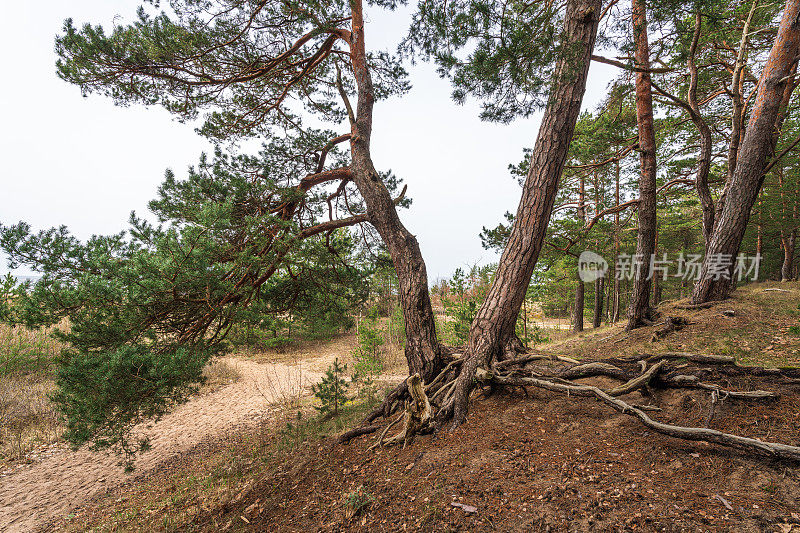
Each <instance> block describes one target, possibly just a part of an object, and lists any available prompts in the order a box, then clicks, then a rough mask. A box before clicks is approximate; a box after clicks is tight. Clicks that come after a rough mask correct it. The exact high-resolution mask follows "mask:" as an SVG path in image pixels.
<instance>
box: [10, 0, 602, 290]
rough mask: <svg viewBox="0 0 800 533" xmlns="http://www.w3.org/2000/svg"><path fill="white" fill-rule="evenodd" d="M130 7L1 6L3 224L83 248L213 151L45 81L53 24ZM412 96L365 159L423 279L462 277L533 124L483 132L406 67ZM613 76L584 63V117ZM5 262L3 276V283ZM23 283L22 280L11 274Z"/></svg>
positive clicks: (399, 105) (184, 133) (101, 0)
mask: <svg viewBox="0 0 800 533" xmlns="http://www.w3.org/2000/svg"><path fill="white" fill-rule="evenodd" d="M137 5H138V3H137V2H135V1H133V0H130V1H125V0H73V1H70V2H64V1H56V0H43V1H38V2H12V3H8V4H7V5H4V7H3V16H2V17H1V18H0V65H2V66H3V67H2V68H3V72H4V75H3V78H4V79H3V83H2V84H0V102H2V104H1V105H2V115H1V116H2V127H0V185H2V188H0V223H3V224H10V223H15V222H17V221H19V220H24V221H27V222H29V223H30V224H31V225H32V226H33V228H34V229H35V230H39V229H43V228H47V227H51V226H58V225H61V224H64V225H66V226H68V227H69V228H70V230H71V231H72V232H73V233H74V234H75V235H76V236H78V237H79V238H83V239H85V238H87V237H89V236H90V235H92V234H103V233H113V232H118V231H120V230H123V229H125V228H126V225H127V224H126V222H127V219H128V214H129V213H130V211H132V210H135V211H137V212H140V213H143V212H145V211H146V205H147V202H148V200H150V199H151V198H153V197H154V196H155V192H156V189H157V187H158V185H159V184H160V183H161V181H162V178H163V175H164V171H165V169H167V168H171V169H173V170H174V171H175V173H176V174H177V175H178V176H181V175H185V171H186V169H187V168H188V167H189V166H190V165H193V164H194V163H195V162H196V161H197V159H198V156H199V154H200V153H201V152H202V151H208V150H209V147H210V145H209V144H208V143H207V142H206V141H205V140H203V138H201V137H200V136H198V135H197V134H196V133H195V132H194V130H193V128H192V126H189V125H183V124H180V123H178V122H176V121H175V120H174V119H173V118H172V116H171V115H169V114H168V113H167V112H166V111H163V110H161V109H159V108H155V107H153V108H145V107H138V106H137V107H128V108H124V107H115V106H114V105H113V103H112V102H111V101H110V100H109V99H106V98H104V97H101V96H96V95H95V96H90V97H89V98H82V97H81V95H80V90H79V89H78V88H77V87H75V86H71V85H68V84H67V83H65V82H63V81H61V80H60V79H58V77H57V76H56V74H55V66H54V64H55V59H56V58H55V53H54V51H53V38H54V37H55V35H56V34H57V33H58V32H59V31H60V29H61V26H62V23H63V20H64V19H65V18H67V17H72V18H73V19H74V20H75V22H76V24H82V23H84V22H92V23H93V24H97V23H101V24H103V25H105V26H110V24H111V22H112V21H113V20H114V18H115V16H118V15H119V16H122V17H123V18H128V17H130V16H131V15H132V14H133V13H134V10H135V9H136V6H137ZM410 11H411V9H410V8H406V9H402V10H400V11H397V12H394V13H386V12H381V11H380V10H377V9H374V8H373V9H371V10H370V13H369V17H368V22H369V24H368V26H367V45H368V47H369V48H370V49H376V50H377V49H389V50H394V49H395V47H396V46H397V43H398V42H399V41H400V40H401V39H402V37H403V36H404V35H405V32H406V28H407V24H408V20H409V14H410ZM408 69H409V71H410V73H411V82H412V84H413V89H412V90H411V92H410V93H408V94H407V95H405V96H403V97H400V98H395V99H392V100H389V101H384V102H380V103H379V104H378V105H377V106H376V107H375V116H374V133H373V150H372V152H373V157H374V161H375V165H376V167H378V168H380V169H392V170H393V171H394V172H395V174H397V175H398V176H400V177H402V178H403V179H404V180H405V181H406V183H407V184H408V195H409V196H411V197H412V198H413V199H414V203H413V205H412V207H411V209H410V210H405V211H404V212H403V213H402V214H401V217H402V218H403V221H404V223H405V224H406V225H407V226H408V227H409V228H410V230H411V231H412V232H413V233H415V234H416V235H417V236H418V238H419V241H420V244H421V246H422V253H423V255H424V257H425V259H426V262H427V265H428V273H429V277H430V279H431V280H435V279H437V278H439V277H446V276H449V275H450V274H451V273H452V271H453V270H454V269H455V268H457V267H459V266H466V265H469V264H472V263H475V262H479V263H486V262H490V261H493V260H495V259H496V257H495V256H494V254H491V253H489V252H487V251H485V250H483V249H482V248H481V246H480V240H479V239H478V233H479V232H480V230H481V227H482V226H484V225H486V226H492V225H494V224H496V223H498V222H500V221H501V220H502V215H503V213H504V212H505V211H515V210H516V207H517V204H518V202H519V195H520V190H519V187H518V186H517V184H516V181H515V180H513V179H511V178H510V177H509V174H508V170H507V166H508V164H509V163H512V162H513V163H516V162H518V161H519V159H520V157H521V153H522V148H523V147H526V146H532V145H533V143H534V140H535V138H536V132H537V129H538V127H539V117H534V118H532V119H528V120H518V121H516V122H514V123H512V124H511V125H496V124H488V123H484V122H481V121H480V120H479V119H478V118H477V117H478V106H477V105H475V104H474V103H473V104H468V105H466V106H458V105H456V104H454V103H453V101H452V100H451V99H450V86H449V83H448V82H447V80H442V79H440V78H439V77H438V76H437V75H436V73H435V71H434V69H433V68H432V67H431V66H430V65H427V64H418V65H415V66H411V65H408ZM613 75H614V71H613V68H611V67H607V66H605V65H597V64H594V65H592V70H591V71H590V75H589V87H588V89H587V93H586V97H585V99H584V108H592V107H594V106H595V105H596V104H597V103H598V102H599V101H600V100H601V99H602V97H603V95H604V93H605V91H606V86H607V83H608V81H609V79H610V78H611V76H613ZM7 271H8V269H7V265H6V261H5V258H4V257H3V258H2V264H0V272H7ZM17 273H18V274H26V273H28V272H27V271H23V270H20V271H17Z"/></svg>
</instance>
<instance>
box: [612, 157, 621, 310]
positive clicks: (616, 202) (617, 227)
mask: <svg viewBox="0 0 800 533" xmlns="http://www.w3.org/2000/svg"><path fill="white" fill-rule="evenodd" d="M614 205H615V206H617V207H619V159H618V160H617V161H616V176H615V179H614ZM620 231H621V230H620V224H619V211H616V212H615V213H614V265H616V264H617V258H618V257H619V252H620ZM619 289H620V278H619V276H618V275H617V273H616V272H615V273H614V303H613V305H614V309H613V311H612V313H611V322H612V323H616V322H617V321H618V320H619V309H620V301H619V297H620V290H619Z"/></svg>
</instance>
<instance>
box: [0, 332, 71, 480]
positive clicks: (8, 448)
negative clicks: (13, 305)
mask: <svg viewBox="0 0 800 533" xmlns="http://www.w3.org/2000/svg"><path fill="white" fill-rule="evenodd" d="M51 330H52V328H51V329H40V330H28V329H25V328H20V327H16V328H12V327H9V326H6V325H2V324H0V467H4V466H7V465H8V464H11V463H14V462H18V461H21V460H24V459H25V458H27V457H28V456H29V454H30V453H31V452H32V451H34V450H35V449H37V448H39V447H42V446H46V445H48V444H51V443H53V442H55V441H56V440H58V438H59V437H60V435H61V431H62V425H61V422H60V420H59V417H58V414H57V413H56V411H55V409H54V407H53V405H52V403H51V402H50V399H49V394H50V392H52V390H53V386H54V385H53V371H54V366H55V358H56V356H57V355H58V353H59V352H60V350H61V345H60V344H59V343H58V342H57V341H56V340H55V339H53V337H52V336H51V335H50V332H51Z"/></svg>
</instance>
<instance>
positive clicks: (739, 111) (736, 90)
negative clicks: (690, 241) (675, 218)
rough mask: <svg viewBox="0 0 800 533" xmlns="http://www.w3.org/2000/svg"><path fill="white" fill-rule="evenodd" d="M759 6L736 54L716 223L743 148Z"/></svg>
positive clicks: (753, 6) (749, 16)
mask: <svg viewBox="0 0 800 533" xmlns="http://www.w3.org/2000/svg"><path fill="white" fill-rule="evenodd" d="M757 6H758V0H753V3H752V4H751V6H750V12H749V13H748V14H747V19H746V20H745V22H744V27H743V28H742V38H741V40H740V42H739V51H738V53H737V54H736V62H735V63H734V65H733V76H732V78H731V89H730V95H731V104H732V106H733V114H732V115H731V139H730V144H729V145H728V173H727V176H726V179H725V185H724V186H723V188H722V193H721V194H720V198H719V201H718V202H717V207H716V213H715V215H714V223H715V224H716V223H717V221H719V218H720V217H721V216H722V210H723V209H724V207H725V202H726V199H727V197H728V187H729V186H730V183H731V180H732V179H733V175H734V173H735V172H736V167H737V166H738V164H739V151H740V149H741V146H742V130H743V129H744V118H745V101H744V95H743V88H744V77H743V76H742V71H743V70H744V67H745V62H746V58H747V46H748V37H749V33H750V23H751V22H752V20H753V13H755V10H756V7H757ZM709 242H710V239H706V255H708V251H709V250H708V244H709Z"/></svg>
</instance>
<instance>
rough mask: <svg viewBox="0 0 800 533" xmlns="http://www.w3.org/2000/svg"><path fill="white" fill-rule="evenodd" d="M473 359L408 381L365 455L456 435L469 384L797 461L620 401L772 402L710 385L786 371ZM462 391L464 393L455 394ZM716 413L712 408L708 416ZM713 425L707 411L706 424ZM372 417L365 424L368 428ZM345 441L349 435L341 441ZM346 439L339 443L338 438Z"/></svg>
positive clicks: (705, 364)
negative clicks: (574, 404)
mask: <svg viewBox="0 0 800 533" xmlns="http://www.w3.org/2000/svg"><path fill="white" fill-rule="evenodd" d="M476 361H477V359H472V358H467V357H459V358H458V359H454V360H452V361H451V362H450V363H449V364H448V365H446V367H445V368H444V369H443V370H442V371H441V372H440V373H439V374H438V375H437V376H436V378H434V379H433V380H432V381H431V382H430V383H428V384H427V385H424V384H423V383H422V380H421V378H420V377H419V375H416V374H415V375H414V376H411V377H409V378H408V379H407V380H406V382H404V384H403V386H401V387H398V389H395V391H393V392H392V394H390V395H389V397H388V398H387V401H388V404H386V403H385V405H384V407H383V408H381V409H378V410H376V412H377V413H378V415H376V416H379V415H380V414H386V415H388V416H390V415H391V413H392V412H395V411H396V407H399V406H400V405H402V403H401V402H402V401H403V400H404V399H405V400H406V409H405V412H403V413H401V414H400V415H399V416H397V418H396V419H395V420H394V421H393V422H392V423H391V424H389V425H388V426H387V427H386V428H385V429H384V430H383V433H382V434H381V436H380V438H378V439H377V441H376V442H375V444H374V445H373V446H372V447H371V448H376V447H379V446H387V445H391V444H397V443H400V442H402V443H403V445H404V446H405V445H406V444H407V443H408V442H409V441H410V440H411V439H412V438H413V437H414V435H415V434H419V433H425V432H429V431H432V430H434V429H437V430H438V429H442V428H444V427H447V426H448V425H449V426H450V427H456V426H457V425H458V424H459V422H460V421H461V420H460V419H459V417H460V416H461V415H463V414H464V413H461V411H462V410H463V409H459V408H458V406H459V405H460V404H459V401H458V397H459V396H460V395H463V394H464V393H465V391H466V394H467V395H468V394H469V391H471V390H472V385H473V384H483V385H488V386H492V387H522V388H523V390H524V388H525V387H528V386H534V387H539V388H543V389H547V390H550V391H555V392H562V393H566V394H567V395H570V396H594V397H596V398H597V399H599V400H601V401H602V402H604V403H606V404H607V405H609V406H610V407H612V408H613V409H615V410H617V411H619V412H621V413H623V414H627V415H630V416H633V417H635V418H637V419H638V420H639V421H640V422H641V423H642V424H644V425H645V426H646V427H648V428H649V429H651V430H653V431H655V432H658V433H662V434H664V435H669V436H671V437H676V438H680V439H686V440H693V441H708V442H713V443H715V444H718V445H721V446H727V447H731V448H735V449H738V450H740V451H742V452H744V453H747V454H756V455H761V456H767V457H772V458H776V459H784V460H785V459H789V460H795V461H800V447H796V446H790V445H786V444H781V443H770V442H763V441H760V440H758V439H753V438H749V437H743V436H739V435H733V434H729V433H723V432H721V431H717V430H713V429H709V428H707V427H706V428H697V427H683V426H678V425H673V424H667V423H663V422H659V421H656V420H654V419H652V418H650V417H649V416H648V415H647V413H646V412H649V411H660V409H659V408H658V407H657V406H653V405H646V406H642V405H636V404H632V403H628V402H626V401H625V400H622V399H621V398H620V397H621V396H624V395H628V394H631V393H634V392H636V391H643V393H647V394H649V393H648V390H649V388H653V389H656V388H693V389H699V390H704V391H708V392H710V393H711V397H712V402H713V403H714V404H715V403H717V402H719V401H722V400H725V399H731V400H745V401H748V400H774V399H777V398H778V394H777V393H775V392H769V391H762V390H751V391H736V390H727V389H724V388H722V387H721V386H719V385H717V384H715V383H711V382H710V381H709V378H710V377H713V376H718V377H723V376H725V375H728V374H737V375H741V374H745V375H747V374H749V375H765V374H769V375H770V376H771V377H772V378H773V379H775V380H781V381H783V382H784V383H787V382H788V383H796V382H797V379H796V373H795V371H794V370H789V369H781V370H778V369H774V370H764V369H760V368H750V367H740V366H738V365H737V364H736V362H735V360H734V359H733V358H732V357H727V356H719V355H705V354H692V353H683V352H667V353H661V354H641V355H637V356H631V357H624V358H609V359H605V360H602V361H594V362H589V363H580V362H578V361H575V360H573V359H569V358H565V357H554V356H551V355H539V354H527V355H523V356H520V357H516V358H512V359H506V360H503V361H499V362H494V364H492V365H490V367H489V368H488V369H486V368H484V367H480V366H478V365H477V364H476ZM593 376H606V377H610V378H613V379H616V380H618V381H620V384H619V385H617V386H614V387H609V388H607V389H605V390H604V389H601V388H600V387H596V386H593V385H586V384H582V383H576V382H574V381H572V380H574V379H582V378H587V377H593ZM465 385H468V386H469V387H468V389H464V390H461V389H460V388H459V387H460V386H461V387H462V388H463V387H464V386H465ZM713 407H714V405H712V408H713ZM712 417H713V410H710V414H709V419H708V421H707V424H708V422H710V419H711V418H712ZM374 418H375V417H372V418H370V417H368V419H367V422H366V423H368V422H369V421H371V420H373V419H374ZM401 419H402V420H403V421H404V423H403V429H402V430H401V431H400V432H398V433H397V434H396V435H394V436H392V437H389V438H386V434H387V433H388V432H389V430H390V429H391V428H392V427H394V426H395V425H396V424H398V423H399V422H400V420H401ZM360 431H363V433H370V432H372V431H374V429H373V427H372V426H370V427H369V428H368V429H364V430H353V434H354V436H355V435H358V434H363V433H361V432H360ZM345 435H347V434H345ZM343 437H344V435H343Z"/></svg>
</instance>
